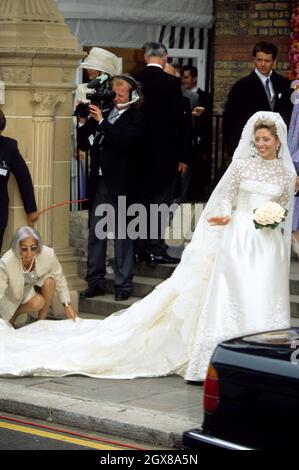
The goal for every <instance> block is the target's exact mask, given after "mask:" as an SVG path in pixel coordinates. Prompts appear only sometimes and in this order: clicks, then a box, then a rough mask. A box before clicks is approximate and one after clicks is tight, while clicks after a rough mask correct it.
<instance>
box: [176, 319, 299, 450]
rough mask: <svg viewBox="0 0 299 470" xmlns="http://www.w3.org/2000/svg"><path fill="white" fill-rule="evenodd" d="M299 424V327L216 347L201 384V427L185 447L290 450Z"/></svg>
mask: <svg viewBox="0 0 299 470" xmlns="http://www.w3.org/2000/svg"><path fill="white" fill-rule="evenodd" d="M298 426H299V328H290V329H286V330H279V331H271V332H266V333H261V334H256V335H250V336H244V337H242V338H236V339H232V340H229V341H224V342H222V343H220V344H219V345H218V346H217V348H216V349H215V351H214V354H213V356H212V359H211V363H210V366H209V370H208V373H207V377H206V380H205V383H204V422H203V425H202V428H198V429H191V430H189V431H186V432H184V434H183V443H184V446H185V447H186V448H196V449H209V448H210V449H217V448H218V449H227V450H229V449H231V450H241V449H244V450H246V449H286V448H289V449H292V448H293V449H294V448H298V440H299V438H298Z"/></svg>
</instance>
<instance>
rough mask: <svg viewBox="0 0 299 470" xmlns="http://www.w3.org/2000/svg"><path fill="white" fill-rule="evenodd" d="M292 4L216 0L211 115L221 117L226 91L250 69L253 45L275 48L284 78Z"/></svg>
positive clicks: (279, 67) (278, 68) (279, 69)
mask: <svg viewBox="0 0 299 470" xmlns="http://www.w3.org/2000/svg"><path fill="white" fill-rule="evenodd" d="M293 3H294V2H293V1H290V0H289V1H282V0H280V1H279V0H278V1H275V2H274V1H262V2H259V1H258V2H255V1H248V0H215V2H214V10H215V12H214V14H215V17H216V23H215V45H214V112H215V113H217V114H222V111H223V107H224V104H225V101H226V99H227V95H228V92H229V90H230V88H231V86H232V85H233V83H235V82H236V81H237V80H238V79H239V78H241V77H244V76H245V75H247V74H248V73H250V72H251V71H252V69H253V64H252V61H251V57H252V54H251V53H252V49H253V46H254V45H255V44H256V43H257V42H259V41H268V42H273V43H274V44H276V45H277V47H278V57H277V63H276V67H275V69H276V71H277V72H278V73H281V74H283V75H285V76H286V71H287V68H288V65H289V63H288V49H289V35H290V17H291V10H292V5H293Z"/></svg>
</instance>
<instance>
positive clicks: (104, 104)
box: [74, 74, 115, 118]
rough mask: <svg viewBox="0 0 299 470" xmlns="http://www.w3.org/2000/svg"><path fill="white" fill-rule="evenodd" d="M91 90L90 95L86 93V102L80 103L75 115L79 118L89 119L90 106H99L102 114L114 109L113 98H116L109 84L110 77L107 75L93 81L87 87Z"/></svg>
mask: <svg viewBox="0 0 299 470" xmlns="http://www.w3.org/2000/svg"><path fill="white" fill-rule="evenodd" d="M87 88H88V89H91V90H92V91H90V93H86V100H85V102H82V103H79V104H78V105H77V106H76V109H75V112H74V115H75V116H78V117H84V118H87V117H88V115H89V113H90V111H89V105H90V104H94V105H95V106H98V107H99V108H100V109H101V111H102V113H103V114H105V113H109V111H110V110H111V109H112V108H113V98H115V91H113V90H112V88H111V86H110V82H109V77H108V75H106V74H103V75H100V76H99V77H97V78H95V79H94V80H91V82H89V83H88V85H87Z"/></svg>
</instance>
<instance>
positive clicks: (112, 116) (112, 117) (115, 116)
mask: <svg viewBox="0 0 299 470" xmlns="http://www.w3.org/2000/svg"><path fill="white" fill-rule="evenodd" d="M118 117H119V111H118V109H116V108H113V109H112V110H111V111H110V113H109V116H108V121H109V122H110V124H114V123H115V121H116V120H117V119H118Z"/></svg>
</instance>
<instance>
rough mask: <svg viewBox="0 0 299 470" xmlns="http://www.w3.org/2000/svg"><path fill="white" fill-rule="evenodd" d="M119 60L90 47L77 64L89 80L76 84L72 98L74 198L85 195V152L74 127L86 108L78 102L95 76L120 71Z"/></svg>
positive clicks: (80, 101)
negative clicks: (73, 116)
mask: <svg viewBox="0 0 299 470" xmlns="http://www.w3.org/2000/svg"><path fill="white" fill-rule="evenodd" d="M120 63H121V62H120V60H119V59H118V57H117V56H116V55H115V54H113V53H112V52H109V51H106V50H105V49H101V48H100V47H92V48H91V49H90V51H89V53H88V55H87V56H86V58H85V59H84V61H83V62H81V64H80V65H79V67H80V68H81V69H85V70H86V72H87V75H88V79H89V82H87V83H80V84H79V85H78V86H77V89H76V94H75V100H74V107H75V114H76V116H77V119H75V120H74V141H75V143H74V157H75V159H76V160H77V162H79V163H78V164H76V165H75V168H73V170H74V171H73V174H74V175H75V176H76V174H77V173H78V171H77V170H78V166H79V182H80V193H79V194H78V195H77V194H76V190H77V182H76V181H75V182H74V183H75V184H74V187H73V196H74V199H76V198H77V196H78V199H80V198H84V197H86V194H87V191H86V163H85V162H86V152H84V151H82V150H79V148H78V146H77V132H76V127H77V124H78V120H79V121H80V115H81V113H82V112H83V115H82V117H86V108H84V107H80V106H79V107H78V104H79V103H82V102H83V103H84V102H85V101H86V93H87V91H88V88H87V85H88V83H90V82H91V81H92V80H94V79H95V78H97V77H101V76H102V75H106V77H104V76H103V81H105V80H107V79H108V78H110V77H111V76H113V75H116V74H118V73H120V70H119V69H120Z"/></svg>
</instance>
